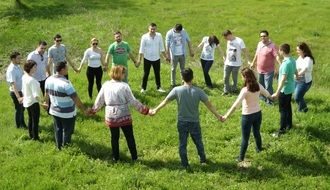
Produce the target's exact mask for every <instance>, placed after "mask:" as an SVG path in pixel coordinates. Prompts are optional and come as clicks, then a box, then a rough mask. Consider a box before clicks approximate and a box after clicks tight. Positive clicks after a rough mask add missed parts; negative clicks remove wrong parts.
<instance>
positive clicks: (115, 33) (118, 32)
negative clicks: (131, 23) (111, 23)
mask: <svg viewBox="0 0 330 190" xmlns="http://www.w3.org/2000/svg"><path fill="white" fill-rule="evenodd" d="M117 34H120V35H121V32H120V31H119V30H118V31H116V32H114V33H113V35H117Z"/></svg>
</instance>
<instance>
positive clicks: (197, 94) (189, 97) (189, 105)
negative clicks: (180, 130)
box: [166, 85, 208, 122]
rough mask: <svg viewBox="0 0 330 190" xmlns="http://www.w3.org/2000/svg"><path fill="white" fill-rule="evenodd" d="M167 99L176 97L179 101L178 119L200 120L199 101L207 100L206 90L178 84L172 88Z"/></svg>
mask: <svg viewBox="0 0 330 190" xmlns="http://www.w3.org/2000/svg"><path fill="white" fill-rule="evenodd" d="M166 99H167V100H170V101H171V100H174V99H176V101H177V103H178V120H179V121H190V122H199V102H200V101H202V102H204V103H205V102H207V101H208V97H207V95H206V94H205V92H204V91H203V90H202V89H200V88H198V87H195V86H185V85H182V86H178V87H175V88H173V89H172V90H171V92H170V93H169V94H168V95H167V97H166Z"/></svg>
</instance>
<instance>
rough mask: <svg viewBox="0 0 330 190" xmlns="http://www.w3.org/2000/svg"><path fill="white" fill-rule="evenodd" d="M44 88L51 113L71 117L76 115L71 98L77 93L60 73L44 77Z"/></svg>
mask: <svg viewBox="0 0 330 190" xmlns="http://www.w3.org/2000/svg"><path fill="white" fill-rule="evenodd" d="M45 89H46V93H48V95H49V98H50V102H51V106H50V110H49V113H50V114H51V115H54V116H57V117H61V118H72V117H74V116H75V115H76V106H75V103H74V101H73V99H72V98H73V97H75V96H77V93H76V91H75V89H74V88H73V86H72V84H71V82H70V81H69V80H67V79H66V78H65V77H64V76H61V75H52V76H50V77H49V78H47V79H46V83H45Z"/></svg>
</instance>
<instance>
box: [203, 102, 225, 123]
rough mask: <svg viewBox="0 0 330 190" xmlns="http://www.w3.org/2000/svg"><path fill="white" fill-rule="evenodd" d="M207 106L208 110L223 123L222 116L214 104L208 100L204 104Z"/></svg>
mask: <svg viewBox="0 0 330 190" xmlns="http://www.w3.org/2000/svg"><path fill="white" fill-rule="evenodd" d="M204 104H205V106H206V107H207V109H209V110H210V111H211V112H212V113H213V114H214V115H215V117H216V118H217V119H218V120H219V121H221V119H222V116H221V115H220V114H219V113H218V112H217V110H216V109H215V107H214V106H213V105H212V103H211V102H210V101H209V100H208V101H206V102H204Z"/></svg>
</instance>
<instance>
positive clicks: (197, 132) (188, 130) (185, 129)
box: [177, 121, 206, 167]
mask: <svg viewBox="0 0 330 190" xmlns="http://www.w3.org/2000/svg"><path fill="white" fill-rule="evenodd" d="M177 127H178V132H179V154H180V158H181V164H182V166H183V167H188V166H189V163H188V157H187V139H188V136H189V134H190V136H191V138H192V140H193V142H194V144H195V146H196V148H197V152H198V155H199V157H200V162H201V163H203V162H205V161H206V157H205V151H204V145H203V141H202V133H201V127H200V124H199V122H189V121H178V124H177Z"/></svg>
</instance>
